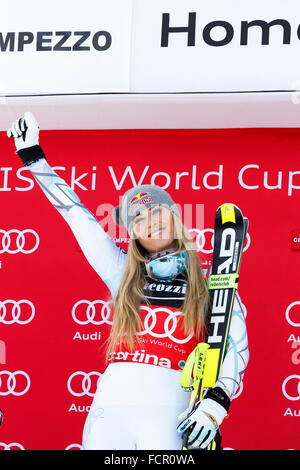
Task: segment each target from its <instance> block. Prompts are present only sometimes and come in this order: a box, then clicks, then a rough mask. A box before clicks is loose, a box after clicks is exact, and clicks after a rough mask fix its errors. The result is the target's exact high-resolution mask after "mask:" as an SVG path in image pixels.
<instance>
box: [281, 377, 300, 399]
mask: <svg viewBox="0 0 300 470" xmlns="http://www.w3.org/2000/svg"><path fill="white" fill-rule="evenodd" d="M287 388H288V391H287ZM282 393H283V395H284V396H285V397H286V398H287V399H288V400H292V401H297V400H300V375H297V374H294V375H289V376H288V377H287V378H286V379H285V380H284V381H283V384H282Z"/></svg>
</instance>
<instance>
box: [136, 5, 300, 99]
mask: <svg viewBox="0 0 300 470" xmlns="http://www.w3.org/2000/svg"><path fill="white" fill-rule="evenodd" d="M299 13H300V5H299V3H298V2H296V1H291V2H289V3H288V4H287V3H283V2H282V1H280V0H264V1H263V2H262V1H260V0H251V1H250V0H247V1H246V2H239V1H238V0H229V1H226V2H224V1H223V0H214V1H212V2H205V1H204V0H200V1H199V0H189V1H186V2H182V1H181V0H163V1H161V0H153V1H151V2H146V1H141V0H135V1H134V24H133V32H134V35H133V41H132V51H133V52H132V64H131V67H132V82H131V90H132V91H135V92H145V93H146V92H165V93H168V92H209V93H218V92H236V91H238V92H247V91H270V90H276V91H278V90H294V89H299V84H300V70H299V64H298V63H297V61H295V59H294V58H295V57H296V56H297V54H298V49H299V41H300V33H299ZM145 18H147V21H144V19H145Z"/></svg>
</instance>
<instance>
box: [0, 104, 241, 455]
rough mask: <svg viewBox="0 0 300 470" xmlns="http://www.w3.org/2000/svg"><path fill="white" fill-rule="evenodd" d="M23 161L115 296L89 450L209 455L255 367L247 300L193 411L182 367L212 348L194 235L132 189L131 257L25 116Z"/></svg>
mask: <svg viewBox="0 0 300 470" xmlns="http://www.w3.org/2000/svg"><path fill="white" fill-rule="evenodd" d="M7 135H8V137H14V139H15V145H16V148H17V152H16V153H18V155H19V157H20V158H21V159H22V162H23V164H24V165H25V166H27V167H28V168H29V170H30V171H31V173H32V175H33V177H34V178H35V180H36V182H37V183H38V184H39V186H40V187H41V189H42V191H43V192H44V194H45V195H46V197H47V198H48V199H49V201H50V202H51V203H52V204H53V206H54V207H55V208H56V209H57V210H58V212H59V213H60V214H61V215H62V217H63V218H64V219H65V220H66V222H67V224H68V225H69V227H70V228H71V230H72V232H73V233H74V235H75V237H76V239H77V241H78V243H79V245H80V247H81V249H82V251H83V253H84V255H85V256H86V258H87V260H88V261H89V263H90V264H91V266H92V267H93V268H94V269H95V271H96V272H97V273H98V274H99V276H100V277H101V279H102V280H103V281H104V282H105V284H106V285H107V287H108V288H109V290H110V293H111V296H112V300H113V303H114V317H113V325H112V329H111V334H110V338H109V343H108V348H107V356H106V358H107V364H108V366H107V368H106V370H105V372H104V373H103V375H102V378H101V381H100V382H99V384H98V387H97V391H96V393H95V396H94V399H93V403H92V406H91V408H90V412H89V414H88V417H87V419H86V423H85V427H84V431H83V449H120V450H122V449H123V450H124V449H126V450H127V449H149V450H155V449H160V450H161V449H171V450H174V449H180V448H181V446H182V434H183V432H184V431H186V430H188V432H189V445H190V446H191V447H193V448H201V449H204V448H206V447H207V446H208V444H209V443H210V442H211V441H212V439H213V438H214V437H215V435H216V431H217V430H218V429H219V427H220V425H221V424H222V421H223V419H224V418H225V417H226V416H227V414H228V413H227V412H228V408H229V404H230V401H231V399H232V397H233V395H234V394H235V392H236V390H237V389H238V387H239V385H240V384H241V381H242V377H243V374H244V372H245V368H246V366H247V362H248V356H249V354H248V345H247V331H246V325H245V314H244V309H243V307H242V303H241V300H240V297H239V295H238V293H236V297H235V301H234V309H233V314H232V320H231V325H230V331H229V345H228V348H227V352H226V355H225V358H224V362H223V365H222V369H221V372H220V374H219V377H218V380H217V383H216V385H215V387H214V388H213V389H212V390H210V391H209V392H208V393H207V394H206V395H204V398H203V399H202V401H201V403H200V405H199V406H198V407H197V408H196V409H194V410H193V411H192V410H191V409H189V407H188V403H189V398H190V397H189V394H188V393H186V392H185V391H183V390H182V389H181V387H180V385H179V382H180V376H181V371H182V367H183V365H184V363H185V361H186V359H187V357H188V355H189V354H190V353H191V352H192V351H193V349H194V348H195V347H196V345H197V344H198V342H200V341H203V340H204V335H205V320H206V318H205V315H206V311H207V299H208V292H207V287H206V280H205V277H204V274H203V271H202V268H201V263H200V260H199V258H198V255H197V251H196V247H195V245H194V243H193V241H192V239H191V236H190V234H189V231H188V230H187V229H186V227H185V226H184V225H183V223H182V221H181V219H180V214H179V211H178V208H177V206H176V204H175V203H174V202H173V200H172V198H171V197H170V195H169V194H168V193H167V192H166V191H164V190H163V189H161V188H160V187H158V186H154V185H140V186H136V187H133V188H131V189H129V190H128V191H127V192H126V193H125V194H124V195H123V198H122V203H121V205H120V206H118V207H116V208H115V209H114V211H113V217H114V220H115V222H116V223H117V224H119V225H124V226H125V227H126V228H127V230H128V233H129V235H130V241H129V245H128V252H126V251H124V250H123V249H121V248H120V247H119V246H118V245H117V244H116V243H115V242H114V241H113V240H112V239H111V238H110V237H109V235H108V234H107V233H106V232H105V231H104V230H103V229H102V227H101V225H100V224H99V222H98V220H97V219H96V218H95V217H94V216H93V214H92V213H91V212H90V211H88V210H87V209H86V208H85V207H84V206H83V204H82V203H81V202H80V200H79V198H78V196H77V195H76V194H75V193H74V191H72V189H71V188H70V187H69V186H68V185H67V183H66V182H65V181H64V180H63V179H62V178H60V177H59V176H58V175H57V174H56V173H55V172H54V171H53V170H52V168H51V166H50V165H49V164H48V162H47V159H46V157H45V154H44V152H43V150H42V148H41V146H40V145H39V127H38V124H37V122H36V120H35V118H34V116H33V115H32V113H30V112H27V113H25V115H24V117H22V118H20V119H17V120H16V121H15V122H14V123H13V124H12V125H11V127H10V128H9V129H8V131H7Z"/></svg>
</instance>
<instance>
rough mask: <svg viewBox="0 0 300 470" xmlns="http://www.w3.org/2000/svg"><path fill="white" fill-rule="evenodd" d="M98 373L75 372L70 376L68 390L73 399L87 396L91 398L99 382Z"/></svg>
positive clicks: (99, 375)
mask: <svg viewBox="0 0 300 470" xmlns="http://www.w3.org/2000/svg"><path fill="white" fill-rule="evenodd" d="M101 377H102V374H100V372H95V371H92V372H82V371H77V372H74V373H73V374H72V375H70V377H69V379H68V390H69V392H70V393H71V395H74V396H75V397H83V396H84V395H88V396H89V397H93V396H94V395H95V393H96V390H97V387H98V384H99V382H100V380H101Z"/></svg>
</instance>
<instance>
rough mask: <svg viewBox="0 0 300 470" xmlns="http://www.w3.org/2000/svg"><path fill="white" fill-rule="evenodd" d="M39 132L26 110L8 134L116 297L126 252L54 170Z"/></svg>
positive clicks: (91, 263)
mask: <svg viewBox="0 0 300 470" xmlns="http://www.w3.org/2000/svg"><path fill="white" fill-rule="evenodd" d="M38 134H39V128H38V125H37V122H36V120H35V118H34V116H33V115H32V114H31V113H25V115H24V118H20V119H19V120H17V121H15V122H14V123H13V125H12V126H11V127H10V129H9V130H8V131H7V135H8V137H12V136H13V137H15V144H16V147H17V152H18V155H19V156H20V157H21V159H22V161H23V164H24V165H25V166H27V168H28V169H29V170H30V171H31V173H32V175H33V177H34V179H35V180H36V182H37V183H38V184H39V186H40V188H41V189H42V191H43V192H44V194H45V195H46V197H47V198H48V200H49V201H50V202H51V204H52V205H53V206H54V207H55V208H56V209H57V210H58V212H59V213H60V214H61V215H62V217H63V218H64V219H65V221H66V222H67V224H68V225H69V227H70V228H71V230H72V232H73V233H74V235H75V237H76V239H77V241H78V243H79V245H80V247H81V249H82V251H83V253H84V255H85V257H86V259H87V260H88V262H89V263H90V265H91V266H92V267H93V268H94V269H95V271H96V272H97V274H99V276H100V277H101V279H102V280H103V281H104V282H105V284H106V285H107V286H108V288H109V290H110V291H111V294H112V296H113V297H115V296H116V294H117V292H118V288H119V285H120V280H121V277H122V274H123V271H124V267H125V263H126V257H127V254H126V251H124V250H123V249H122V248H121V247H119V246H118V245H117V244H116V243H115V242H114V241H113V240H112V239H111V238H110V236H109V235H108V234H107V233H106V232H105V231H104V230H103V228H102V227H101V225H100V223H99V222H98V220H97V219H96V218H95V217H94V215H93V214H92V213H91V212H90V211H89V210H88V209H86V208H85V207H84V205H83V204H82V203H81V201H80V199H79V197H78V196H77V195H76V193H75V192H74V191H73V190H72V189H71V188H70V187H69V186H68V184H67V183H66V182H65V181H64V180H63V179H62V178H61V177H60V176H58V175H57V174H56V173H55V171H53V170H52V168H51V166H50V165H49V164H48V162H47V160H46V157H45V154H44V152H43V150H42V148H41V147H40V145H39V144H38Z"/></svg>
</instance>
